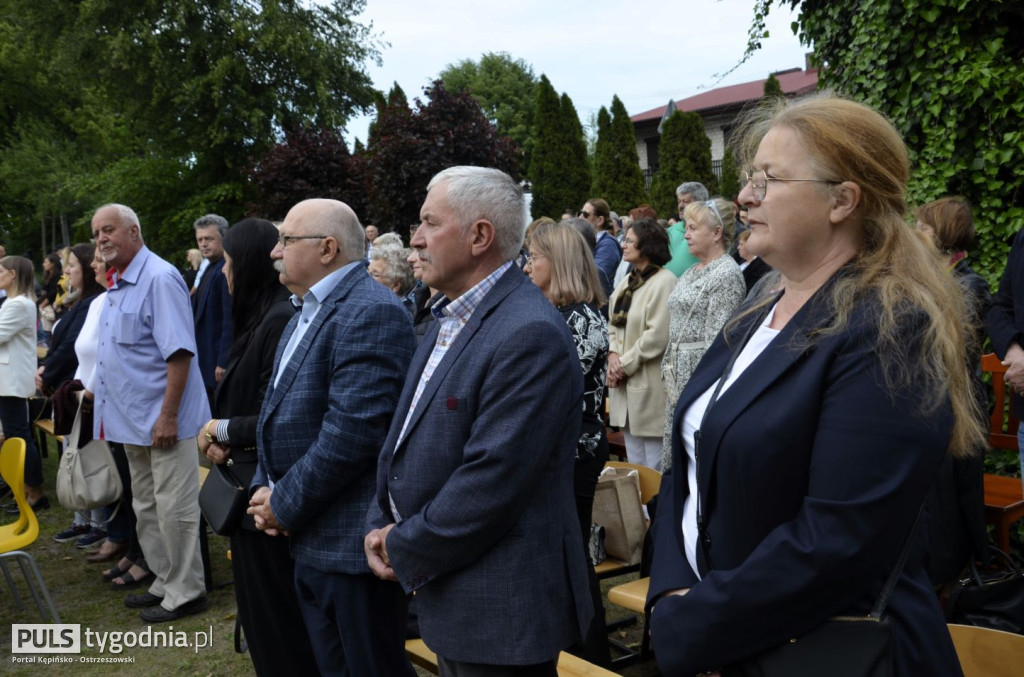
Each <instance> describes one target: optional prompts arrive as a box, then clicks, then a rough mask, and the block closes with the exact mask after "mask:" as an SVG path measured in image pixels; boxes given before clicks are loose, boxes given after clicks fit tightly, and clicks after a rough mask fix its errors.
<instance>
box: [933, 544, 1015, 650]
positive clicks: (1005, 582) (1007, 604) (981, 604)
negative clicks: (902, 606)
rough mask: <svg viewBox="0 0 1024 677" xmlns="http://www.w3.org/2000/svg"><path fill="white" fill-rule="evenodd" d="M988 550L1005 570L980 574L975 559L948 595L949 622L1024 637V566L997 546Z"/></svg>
mask: <svg viewBox="0 0 1024 677" xmlns="http://www.w3.org/2000/svg"><path fill="white" fill-rule="evenodd" d="M989 551H990V552H991V553H992V556H993V560H994V561H995V560H1002V562H1003V563H1004V565H1005V567H1004V568H1002V569H999V570H998V571H991V572H990V571H985V572H984V573H979V572H978V567H977V566H976V565H975V563H974V560H973V558H972V560H971V564H970V569H969V570H968V573H967V575H965V576H964V577H963V578H962V579H961V580H960V581H958V582H957V583H956V585H954V586H953V590H952V591H950V593H949V601H948V602H946V620H947V621H948V622H949V623H958V624H960V625H974V626H977V627H980V628H992V629H994V630H1003V631H1005V632H1014V633H1017V634H1018V635H1024V567H1022V566H1021V563H1020V561H1019V560H1017V559H1016V558H1014V557H1013V556H1011V555H1008V554H1007V553H1005V552H1003V551H1002V550H1000V549H999V548H997V547H995V546H991V545H990V546H989Z"/></svg>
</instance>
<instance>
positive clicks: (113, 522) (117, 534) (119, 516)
mask: <svg viewBox="0 0 1024 677" xmlns="http://www.w3.org/2000/svg"><path fill="white" fill-rule="evenodd" d="M107 444H108V445H109V446H110V453H111V455H112V456H113V457H114V463H116V464H117V474H118V476H120V478H121V486H122V487H123V488H124V492H123V493H122V494H121V503H120V506H118V504H116V503H114V504H112V505H108V506H107V507H105V508H104V509H103V510H104V513H106V515H105V519H109V520H110V522H109V523H108V524H107V537H108V538H109V539H110V540H111V541H113V542H114V543H128V552H127V553H125V557H127V558H128V559H129V560H130V561H132V562H137V560H139V559H141V558H142V548H141V547H140V546H139V537H138V536H137V535H136V533H135V511H134V510H133V509H132V474H131V472H130V471H129V470H128V457H127V456H126V455H125V452H124V445H123V444H120V443H118V442H107ZM115 508H116V510H117V512H116V513H114V517H113V518H111V517H110V515H111V513H113V512H114V510H115Z"/></svg>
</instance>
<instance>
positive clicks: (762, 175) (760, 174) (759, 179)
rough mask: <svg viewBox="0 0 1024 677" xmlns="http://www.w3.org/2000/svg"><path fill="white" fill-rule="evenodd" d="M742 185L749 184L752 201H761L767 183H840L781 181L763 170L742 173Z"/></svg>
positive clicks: (765, 193)
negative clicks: (752, 196) (752, 194)
mask: <svg viewBox="0 0 1024 677" xmlns="http://www.w3.org/2000/svg"><path fill="white" fill-rule="evenodd" d="M743 181H744V183H745V184H746V183H749V184H750V188H751V190H752V191H753V192H754V199H756V200H758V201H761V200H763V199H764V196H765V195H767V194H768V182H769V181H786V182H789V181H801V182H806V183H827V184H830V185H833V186H834V185H838V184H840V183H842V181H829V180H827V179H781V178H779V177H777V176H768V172H766V171H764V170H763V169H759V170H757V171H753V172H752V171H746V172H743Z"/></svg>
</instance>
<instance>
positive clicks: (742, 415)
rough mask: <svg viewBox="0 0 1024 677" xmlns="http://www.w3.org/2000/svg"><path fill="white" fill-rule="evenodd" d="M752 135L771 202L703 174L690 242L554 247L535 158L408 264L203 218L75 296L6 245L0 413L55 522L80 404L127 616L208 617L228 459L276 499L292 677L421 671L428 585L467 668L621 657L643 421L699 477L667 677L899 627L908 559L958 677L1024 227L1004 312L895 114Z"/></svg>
mask: <svg viewBox="0 0 1024 677" xmlns="http://www.w3.org/2000/svg"><path fill="white" fill-rule="evenodd" d="M745 141H746V144H747V145H746V149H747V156H748V159H749V161H750V164H749V166H750V169H749V170H748V172H747V173H746V175H745V182H744V184H743V189H742V191H741V192H740V194H739V196H738V198H737V199H736V200H730V199H725V198H723V197H720V196H711V195H709V194H708V191H707V190H706V189H705V187H704V186H703V185H701V184H700V183H696V182H685V183H683V184H681V185H680V186H679V187H678V189H677V191H676V198H677V204H678V207H679V213H678V215H673V223H671V224H667V223H665V224H663V223H660V222H659V221H658V220H657V214H656V213H655V212H654V210H653V209H651V207H650V206H649V205H639V206H636V207H635V208H632V209H631V212H630V216H628V217H624V218H619V216H618V215H617V214H616V213H614V212H613V211H611V208H610V206H609V204H608V203H607V202H606V201H605V200H604V199H602V198H600V197H595V198H592V199H589V200H587V201H586V202H585V203H584V205H583V206H582V208H581V209H580V210H579V212H577V213H575V214H574V213H573V212H572V211H571V210H567V213H566V214H565V215H563V217H564V218H563V219H562V220H561V221H560V222H555V221H554V220H553V219H540V220H538V221H536V222H534V223H533V224H530V225H529V227H527V226H526V224H525V223H524V220H523V213H524V198H523V192H522V189H521V187H520V186H519V185H518V184H517V183H516V182H514V181H513V180H512V179H511V178H510V177H509V176H507V175H506V174H504V173H503V172H500V171H498V170H494V169H484V168H477V167H452V168H449V169H446V170H444V171H442V172H440V173H439V174H438V175H436V176H435V177H434V178H433V180H432V181H431V182H430V184H429V186H428V189H427V195H426V199H425V201H424V203H423V205H422V208H421V211H420V221H419V223H418V224H416V225H415V226H413V228H412V230H411V233H410V240H409V242H408V245H406V244H405V243H404V242H403V241H402V239H401V237H399V236H398V235H397V234H395V233H388V232H385V233H383V234H380V232H379V230H378V227H377V226H372V225H368V226H366V227H365V228H364V227H363V226H362V225H361V224H360V221H359V218H358V216H357V215H356V214H355V213H354V212H353V211H352V210H351V209H350V208H349V207H348V206H347V205H345V204H343V203H341V202H337V201H334V200H326V199H310V200H306V201H304V202H300V203H299V204H297V205H295V206H294V207H293V208H292V209H291V210H290V211H289V213H288V214H287V216H286V218H285V219H284V221H283V222H281V223H280V224H277V225H275V224H273V223H270V222H269V221H265V220H262V219H258V218H246V219H244V220H242V221H239V222H238V223H235V224H234V225H232V226H230V227H229V226H228V222H227V221H226V220H225V219H223V218H222V217H220V216H217V215H212V214H210V215H205V216H202V217H200V218H199V219H197V220H196V222H195V235H196V241H197V246H198V248H197V250H194V251H196V252H197V253H198V255H199V256H200V257H201V258H202V261H201V262H200V261H198V260H195V259H196V256H195V255H192V256H191V257H190V266H189V268H188V270H186V272H185V275H184V276H183V274H182V273H181V272H179V271H177V270H176V269H175V268H174V266H172V265H171V264H170V263H168V262H167V261H165V260H163V259H161V258H160V257H159V256H157V255H156V254H155V253H154V252H152V251H150V250H149V249H148V248H147V247H146V246H145V244H144V241H143V237H142V225H141V224H140V222H139V219H138V216H137V215H136V214H135V212H134V211H133V210H132V209H130V208H129V207H127V206H124V205H119V204H108V205H104V206H102V207H100V208H99V209H97V210H96V212H95V214H94V216H93V218H92V233H93V237H94V243H93V244H80V245H76V246H74V247H72V248H71V249H70V251H69V254H68V256H67V257H66V259H65V261H64V262H62V261H61V260H60V259H59V257H54V258H55V259H56V260H51V259H50V258H49V257H48V258H47V259H46V260H47V261H48V262H49V264H48V267H47V264H46V263H44V274H43V287H42V290H41V293H36V292H35V274H34V270H33V267H32V264H31V263H30V262H29V261H28V259H25V258H23V257H11V256H5V257H3V258H0V290H2V291H3V292H5V293H6V294H5V296H6V299H5V300H4V302H3V305H2V306H0V422H2V425H3V429H4V433H5V434H6V435H8V436H19V437H25V439H26V440H27V442H29V447H30V448H29V453H28V459H29V460H28V462H27V463H26V469H25V476H26V486H27V493H28V497H29V501H30V503H31V504H32V506H33V507H34V508H35V509H44V508H46V507H47V504H48V499H47V498H46V497H45V496H44V495H43V494H42V491H41V487H42V483H43V482H42V466H41V463H40V459H39V452H38V450H37V449H35V447H34V445H32V444H31V440H32V435H31V434H30V433H29V430H28V418H27V410H26V405H25V400H26V398H28V397H30V396H32V395H34V394H35V393H36V391H37V390H38V391H41V392H43V393H51V392H53V393H57V394H55V399H56V398H57V397H67V396H69V395H68V393H70V396H71V397H72V398H78V397H81V399H82V400H83V402H84V404H83V406H82V411H83V412H84V413H87V414H88V415H89V416H90V426H89V428H90V432H91V434H92V435H94V436H96V437H98V438H102V439H104V440H107V441H108V443H109V444H110V445H111V447H112V448H113V449H114V450H115V458H116V459H117V460H118V464H119V469H120V470H121V474H122V481H123V483H124V484H125V487H126V495H127V497H128V498H127V499H126V500H124V501H122V502H121V504H120V506H119V507H118V506H110V507H108V508H105V509H102V510H99V511H97V512H96V514H92V515H84V516H82V517H81V518H76V522H75V524H73V525H72V526H71V527H70V528H69V529H68V530H67V531H66V532H62V533H61V534H58V535H57V539H58V540H69V539H72V538H77V539H85V540H86V541H87V540H88V537H89V536H97V538H94V539H93V542H94V543H95V542H97V541H98V542H101V543H102V545H101V546H100V547H99V549H98V550H96V551H95V552H94V553H93V554H92V555H91V556H90V557H91V558H92V560H93V561H111V562H114V565H113V566H112V567H111V568H110V569H108V570H107V571H106V572H104V574H103V577H104V579H106V580H110V581H111V582H112V585H113V586H114V587H115V589H122V590H124V589H128V588H131V587H134V586H137V585H146V586H147V587H146V589H145V592H139V593H135V594H130V595H127V596H126V597H125V598H124V603H125V604H126V605H127V606H129V607H131V608H137V609H139V610H140V616H141V618H142V619H143V620H145V621H148V622H151V623H155V622H166V621H172V620H175V619H177V618H181V617H183V616H186V615H190V614H195V613H199V612H201V611H203V610H205V609H206V608H207V601H206V596H205V595H206V593H205V587H204V583H203V572H202V565H201V561H200V555H199V550H198V528H199V527H198V525H199V507H198V497H197V494H198V481H197V480H198V472H199V471H198V465H199V458H200V455H202V456H203V457H205V458H206V459H207V460H208V461H209V462H210V463H212V464H218V465H223V466H225V467H230V468H231V470H232V472H233V473H234V474H235V476H237V477H238V478H240V480H241V481H242V482H243V483H244V484H245V485H246V486H247V487H248V490H249V493H250V501H249V505H248V508H247V514H246V515H245V516H244V517H243V518H242V519H241V520H240V522H239V523H238V524H237V525H236V526H235V528H234V529H233V531H232V533H231V535H230V538H231V545H232V554H233V557H232V566H233V569H234V583H235V594H236V598H237V602H238V614H239V618H240V621H241V625H242V627H243V629H244V632H245V635H246V637H247V638H248V639H249V650H250V653H251V656H252V660H253V664H254V667H255V670H256V672H257V674H265V675H274V674H281V673H284V672H286V671H294V670H298V671H300V672H302V673H305V672H309V673H311V674H315V673H317V672H319V673H322V674H357V675H412V674H413V672H412V669H411V667H410V665H409V663H408V661H407V660H406V658H405V654H404V651H403V641H404V639H405V636H406V629H407V617H408V616H409V613H410V609H409V599H410V597H411V596H412V595H415V596H414V597H412V599H413V605H414V610H415V618H416V621H417V624H418V631H419V632H420V633H421V634H422V637H423V638H424V640H425V641H426V643H427V645H428V646H429V647H430V648H431V649H433V650H434V651H435V652H436V653H437V656H438V664H439V667H440V670H441V674H443V675H458V676H463V675H465V676H477V675H511V674H531V675H533V674H536V675H555V674H557V673H556V661H557V656H558V653H559V651H561V650H563V649H566V648H569V649H570V650H572V651H574V652H577V653H579V654H580V655H582V656H583V657H585V658H586V659H588V660H590V661H592V662H594V663H598V664H607V663H608V661H609V650H608V642H607V634H606V630H605V624H604V615H603V610H602V606H601V595H600V591H599V587H598V584H597V579H596V576H595V573H594V569H593V563H592V562H591V561H590V555H589V552H588V549H587V548H586V547H585V545H584V544H585V543H587V541H588V540H589V538H590V532H591V522H592V516H591V515H592V510H593V503H594V496H595V491H596V487H597V484H598V477H599V475H600V472H601V470H602V468H603V467H604V466H605V463H606V461H607V460H608V456H609V444H608V437H607V430H608V429H607V426H608V425H610V426H612V427H614V428H618V429H621V430H622V431H624V433H625V446H626V454H627V457H628V460H629V461H630V462H632V463H636V464H641V465H646V466H649V467H651V468H654V469H656V470H660V471H662V472H663V473H665V474H664V477H663V481H662V489H661V494H660V496H659V498H658V501H659V506H658V510H657V513H656V518H655V521H654V524H653V525H652V527H651V529H652V532H651V535H652V537H653V542H654V548H653V557H652V559H651V583H650V594H649V598H648V602H647V604H648V610H649V611H650V613H651V632H652V638H653V643H654V649H655V652H656V656H657V660H658V663H659V666H660V667H661V669H662V671H663V672H664V673H665V674H673V675H675V674H695V673H701V672H712V673H713V672H717V671H720V670H722V669H724V668H727V667H729V666H732V665H734V664H737V663H738V662H741V661H744V660H749V659H752V658H754V657H756V656H757V655H758V654H760V653H761V652H763V651H766V650H769V649H771V648H772V647H774V646H777V645H780V644H783V643H785V642H787V641H788V640H789V639H790V638H792V637H800V636H802V635H804V634H806V633H808V632H811V631H813V630H814V629H815V628H816V627H817V626H820V625H821V624H822V623H824V622H825V621H826V620H827V619H829V618H831V617H834V616H863V615H866V614H867V613H868V611H869V610H870V609H871V607H872V605H873V603H874V601H875V599H876V597H877V596H878V594H879V589H880V588H881V586H882V583H883V581H885V579H886V578H887V577H888V576H889V575H890V574H893V575H896V580H897V584H896V586H895V589H894V590H893V591H892V594H891V597H890V598H889V602H888V609H889V615H890V618H891V619H892V622H891V624H890V626H889V627H890V628H891V631H892V638H891V658H892V661H893V666H894V670H895V674H898V675H917V674H934V675H947V674H948V675H956V674H959V670H958V663H957V659H956V656H955V653H954V651H953V646H952V643H951V641H950V639H949V635H948V633H947V632H946V630H945V621H944V619H943V616H942V613H941V610H940V607H939V604H938V599H937V596H936V595H935V591H934V586H936V585H941V584H942V583H945V582H948V581H949V580H950V579H952V578H954V577H955V576H957V575H959V573H960V572H961V571H962V570H963V567H964V566H965V565H966V564H967V562H968V561H969V560H971V559H972V558H974V557H982V556H983V555H984V543H985V534H984V526H983V518H982V516H981V512H980V511H981V503H980V496H975V500H976V501H977V504H976V505H974V504H973V503H971V502H970V501H967V500H963V497H964V496H967V495H971V492H976V491H977V487H978V484H977V482H979V481H980V473H981V471H980V461H978V457H977V455H976V452H977V450H978V449H979V448H980V447H982V446H984V444H985V440H984V436H983V431H982V421H983V420H984V414H983V413H982V412H983V410H984V395H983V390H982V385H981V381H980V372H979V371H978V362H979V356H980V345H981V342H982V341H983V340H984V333H983V331H982V329H981V327H982V324H983V323H984V322H985V321H986V318H987V321H988V324H989V333H990V335H991V336H992V337H993V343H994V345H995V348H996V350H997V352H999V353H1000V355H1005V356H1006V359H1007V362H1008V364H1009V365H1010V371H1009V372H1008V374H1007V383H1008V384H1009V385H1010V387H1011V388H1013V389H1014V390H1016V391H1019V390H1021V389H1024V350H1022V349H1021V346H1020V343H1019V332H1020V331H1024V312H1021V313H1015V311H1017V310H1018V309H1020V308H1024V264H1021V263H1020V262H1018V263H1016V264H1014V259H1013V257H1014V256H1018V257H1024V244H1022V242H1021V241H1020V238H1018V240H1019V241H1018V243H1016V244H1015V245H1014V252H1013V253H1011V265H1010V266H1009V267H1008V268H1007V273H1006V277H1005V278H1004V281H1003V284H1002V285H1001V286H1000V290H999V294H997V295H996V297H995V299H994V300H993V298H992V297H991V296H990V295H989V293H988V288H987V285H986V284H985V283H984V280H983V279H981V278H980V276H978V275H977V274H975V273H974V272H973V271H972V270H971V269H970V267H969V265H968V264H967V259H966V254H965V252H966V250H968V249H969V248H970V246H971V245H972V243H973V238H974V227H973V223H972V222H971V216H970V206H969V205H967V204H966V203H965V202H964V201H963V200H961V199H945V200H939V201H938V202H936V203H930V204H928V205H924V206H922V207H921V208H920V209H919V210H918V212H917V219H918V220H917V231H919V232H915V231H914V229H912V228H910V227H908V225H907V223H906V220H905V211H906V205H905V202H904V200H905V189H906V181H907V178H908V175H909V162H908V157H907V152H906V149H905V147H904V145H903V142H902V141H901V139H900V138H899V136H898V134H897V133H896V131H895V130H894V129H893V128H892V126H891V124H890V123H889V122H888V121H886V120H885V119H884V118H883V117H882V116H881V115H879V114H878V113H877V112H875V111H873V110H872V109H870V108H868V107H866V106H863V105H861V104H856V103H853V102H849V101H846V100H843V99H839V98H835V97H831V96H816V97H810V98H808V99H805V100H802V101H799V102H796V103H793V102H785V101H780V102H778V103H777V105H774V106H773V107H769V106H766V107H763V108H761V109H759V110H758V111H757V112H756V113H754V114H752V115H751V117H750V119H749V120H748V126H747V127H746V130H745ZM676 217H677V218H676ZM666 226H667V227H666ZM382 230H383V229H382ZM950 272H952V274H950ZM61 280H64V282H63V288H62V286H61ZM1018 287H1020V288H1021V290H1020V292H1018V293H1016V294H1015V293H1014V292H1015V291H1017V288H1018ZM964 290H967V292H966V293H965V291H964ZM37 299H38V301H37ZM45 308H60V309H61V310H60V314H59V315H57V316H56V317H55V321H56V323H55V324H54V325H53V327H52V329H51V331H52V333H50V334H49V335H48V337H47V339H48V342H49V354H48V356H47V357H46V359H45V361H43V362H42V363H41V365H38V366H37V362H36V343H37V339H38V338H39V336H40V334H39V333H38V332H39V331H40V328H39V327H38V326H37V322H38V318H39V316H40V315H41V314H42V312H43V310H44V309H45ZM1017 318H1019V319H1017ZM1018 325H1020V326H1021V327H1022V329H1017V326H1018ZM965 326H967V327H970V328H972V331H968V332H965V331H964V327H965ZM1015 401H1016V402H1017V404H1019V403H1020V400H1015ZM606 406H607V411H606ZM71 409H75V407H74V406H72V407H71ZM197 449H198V452H199V453H197ZM1022 458H1024V456H1022ZM951 504H952V505H955V506H958V507H956V508H955V509H950V508H949V506H950V505H951ZM922 505H927V506H928V508H927V509H926V510H924V511H921V510H920V508H921V506H922ZM919 512H921V514H922V515H924V517H923V518H921V517H918V514H919ZM928 519H930V520H931V522H929V523H928V524H927V526H926V527H922V526H921V524H919V522H920V521H922V520H924V521H927V520H928ZM936 525H939V526H936ZM979 525H980V526H979ZM943 535H944V536H943ZM943 537H945V539H946V540H945V541H943V540H942V539H943ZM936 542H941V543H942V545H941V546H937V545H936ZM908 544H909V545H908ZM904 549H907V550H908V551H909V552H910V553H911V555H910V556H909V557H908V558H907V560H906V562H905V564H903V565H902V569H897V570H896V571H894V567H896V566H897V565H896V562H897V560H898V559H899V556H900V553H901V551H903V550H904ZM940 551H941V552H940ZM940 555H941V557H940ZM282 646H283V647H287V648H286V649H282V648H281V647H282Z"/></svg>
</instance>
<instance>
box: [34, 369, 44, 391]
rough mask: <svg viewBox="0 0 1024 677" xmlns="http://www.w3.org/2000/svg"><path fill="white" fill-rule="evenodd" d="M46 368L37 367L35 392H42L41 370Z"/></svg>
mask: <svg viewBox="0 0 1024 677" xmlns="http://www.w3.org/2000/svg"><path fill="white" fill-rule="evenodd" d="M44 369H46V367H39V368H38V369H36V390H38V391H39V392H43V370H44Z"/></svg>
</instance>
